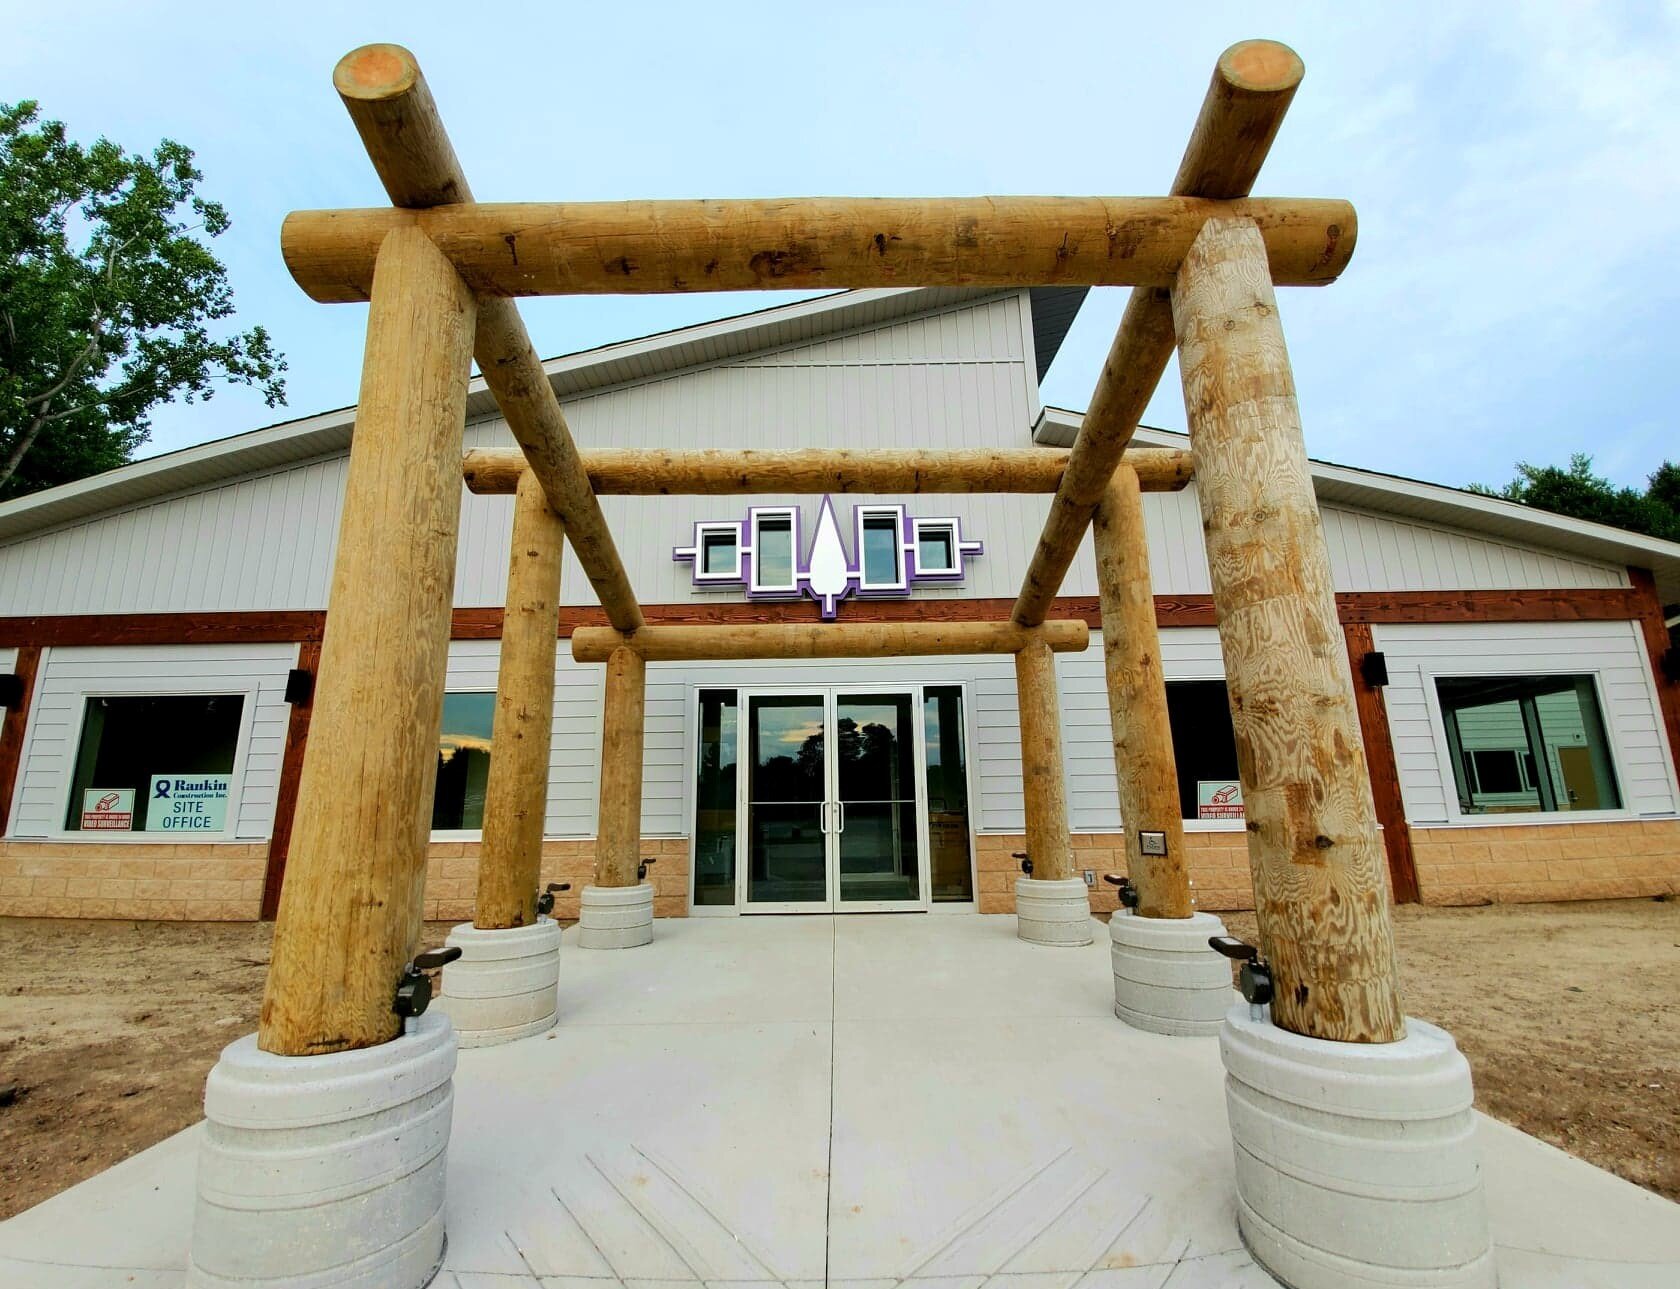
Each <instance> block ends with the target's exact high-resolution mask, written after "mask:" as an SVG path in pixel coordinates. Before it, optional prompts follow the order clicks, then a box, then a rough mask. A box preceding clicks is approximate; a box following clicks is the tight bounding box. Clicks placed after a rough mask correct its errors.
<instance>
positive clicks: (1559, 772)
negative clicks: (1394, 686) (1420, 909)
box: [1435, 675, 1622, 815]
mask: <svg viewBox="0 0 1680 1289" xmlns="http://www.w3.org/2000/svg"><path fill="white" fill-rule="evenodd" d="M1435 694H1436V697H1437V698H1438V699H1439V700H1440V705H1441V723H1442V726H1443V727H1444V729H1445V732H1446V737H1447V750H1448V756H1449V760H1450V761H1451V763H1452V770H1453V779H1454V782H1455V785H1456V787H1457V789H1458V809H1459V812H1460V813H1461V814H1466V815H1489V814H1534V813H1551V812H1556V811H1568V810H1619V809H1620V808H1621V805H1622V794H1621V787H1620V785H1619V784H1618V782H1617V779H1616V768H1615V761H1614V758H1613V757H1612V756H1611V752H1610V740H1609V737H1608V735H1607V734H1606V732H1605V726H1604V715H1603V711H1602V709H1601V707H1600V706H1599V701H1598V690H1597V686H1596V685H1595V684H1594V683H1593V678H1592V677H1591V676H1588V675H1557V676H1438V677H1436V679H1435Z"/></svg>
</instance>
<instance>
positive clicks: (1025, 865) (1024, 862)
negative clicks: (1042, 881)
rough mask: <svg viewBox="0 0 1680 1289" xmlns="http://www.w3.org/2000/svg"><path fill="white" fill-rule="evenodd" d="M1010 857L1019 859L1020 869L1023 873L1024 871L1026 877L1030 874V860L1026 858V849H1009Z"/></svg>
mask: <svg viewBox="0 0 1680 1289" xmlns="http://www.w3.org/2000/svg"><path fill="white" fill-rule="evenodd" d="M1010 858H1011V859H1018V860H1020V861H1021V871H1022V872H1023V873H1025V874H1026V875H1027V876H1028V877H1031V876H1032V860H1030V859H1028V858H1027V852H1026V851H1024V850H1016V851H1011V852H1010Z"/></svg>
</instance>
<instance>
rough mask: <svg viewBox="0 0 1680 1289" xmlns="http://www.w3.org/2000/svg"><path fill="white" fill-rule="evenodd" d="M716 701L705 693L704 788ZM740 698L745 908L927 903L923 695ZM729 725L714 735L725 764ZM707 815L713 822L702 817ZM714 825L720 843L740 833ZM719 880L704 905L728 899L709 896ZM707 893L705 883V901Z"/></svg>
mask: <svg viewBox="0 0 1680 1289" xmlns="http://www.w3.org/2000/svg"><path fill="white" fill-rule="evenodd" d="M708 696H710V695H707V696H703V697H702V700H701V705H702V719H703V727H702V731H701V743H702V761H701V767H702V775H701V779H700V787H701V788H702V789H704V788H705V787H706V786H707V785H708V780H707V777H706V774H705V769H706V767H707V765H708V764H709V761H708V760H707V747H708V731H710V730H711V728H712V727H711V726H710V725H706V724H704V720H705V718H706V714H707V713H708V712H709V711H710V710H711V709H710V708H708V707H707V706H706V697H708ZM740 702H741V712H742V718H743V719H742V734H743V737H742V740H741V741H742V744H743V746H744V750H745V756H744V760H745V764H746V773H745V775H742V776H738V780H739V792H740V796H739V807H738V810H737V815H738V817H739V818H740V819H741V820H742V821H743V827H742V828H741V830H740V834H739V840H738V848H737V855H738V863H737V865H736V868H737V871H738V872H739V875H740V876H739V886H738V888H737V889H738V890H739V906H738V907H740V908H741V909H742V911H744V912H746V911H750V912H759V913H762V912H778V911H780V912H813V911H818V910H844V911H848V912H863V911H869V910H884V911H891V910H902V909H925V908H927V907H928V903H929V900H928V891H929V883H928V860H927V834H926V833H925V831H924V829H925V828H926V827H927V819H926V812H925V811H924V810H923V803H924V802H925V801H926V799H927V785H926V781H925V776H926V773H927V771H926V766H925V764H924V757H925V756H926V751H925V749H924V747H923V739H924V734H923V728H922V726H923V718H922V715H921V703H922V700H921V695H920V692H919V691H918V690H914V689H908V688H907V689H903V690H896V691H895V690H886V691H877V690H871V691H868V692H848V691H844V690H842V691H839V692H835V691H832V690H830V691H825V692H817V693H809V692H807V693H791V694H790V693H765V692H758V693H753V692H751V691H746V692H744V693H743V694H742V695H741V698H740ZM714 704H715V699H714ZM723 724H724V722H723V721H722V720H721V719H720V720H719V721H718V727H717V730H716V733H715V734H713V735H710V737H711V739H712V741H715V742H717V743H718V744H719V747H718V752H719V756H720V763H721V753H722V750H723V749H722V746H721V744H722V735H723V732H724V730H723ZM702 813H704V812H702ZM712 813H713V815H715V813H716V812H715V811H714V812H712ZM698 818H699V816H697V819H698ZM707 821H713V822H715V820H712V819H711V816H707V818H706V819H701V820H700V822H707ZM713 831H717V832H719V834H720V836H719V838H718V839H719V840H722V839H723V836H725V835H730V834H733V833H734V831H735V830H734V828H733V826H731V827H730V828H729V829H728V830H727V833H724V831H723V830H722V829H714V830H713ZM708 836H710V834H709V833H708ZM696 862H697V863H698V862H699V860H698V858H697V860H696ZM721 867H722V866H721V865H720V864H717V863H715V862H714V863H713V864H712V865H711V868H712V869H721ZM709 876H710V875H709ZM715 884H716V883H715V880H709V881H708V884H707V896H706V900H705V902H708V903H728V902H730V900H729V899H728V897H727V896H725V895H722V894H721V893H718V894H716V895H714V894H712V893H711V887H712V886H715ZM701 896H702V887H701V883H700V881H699V880H698V878H697V879H696V884H695V903H696V905H697V906H698V905H699V904H700V903H702V899H701Z"/></svg>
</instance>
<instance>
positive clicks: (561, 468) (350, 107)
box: [281, 44, 642, 631]
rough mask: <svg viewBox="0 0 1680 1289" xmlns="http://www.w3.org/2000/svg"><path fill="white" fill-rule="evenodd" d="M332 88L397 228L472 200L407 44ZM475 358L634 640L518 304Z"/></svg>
mask: <svg viewBox="0 0 1680 1289" xmlns="http://www.w3.org/2000/svg"><path fill="white" fill-rule="evenodd" d="M333 85H334V86H335V87H336V88H337V90H338V94H339V98H340V99H341V100H342V101H343V103H344V107H345V110H346V111H348V112H349V113H350V120H351V121H352V122H353V123H354V124H355V127H356V132H357V133H358V134H359V135H361V138H362V144H363V146H364V147H365V148H366V149H367V154H368V159H369V160H370V161H372V162H373V168H374V170H375V171H376V172H377V173H378V175H379V180H380V182H381V183H382V184H384V186H385V191H386V193H387V195H389V197H390V198H391V203H392V205H394V206H397V207H400V208H402V209H399V210H394V211H386V212H385V214H386V215H388V216H391V217H393V219H394V221H395V222H397V223H402V222H405V221H410V222H411V221H412V220H413V219H414V218H415V216H414V214H413V212H414V211H416V210H425V209H428V208H430V207H433V206H449V205H455V204H458V203H463V202H471V201H472V189H471V187H470V186H469V185H468V183H467V177H466V174H465V173H464V171H463V170H462V168H461V163H460V161H459V160H458V159H457V158H456V156H455V149H454V147H453V145H451V143H450V142H449V135H448V132H447V131H446V130H445V129H444V126H443V118H442V116H441V114H440V113H439V112H438V108H437V103H436V101H435V100H434V99H433V98H432V91H431V89H430V88H429V87H428V86H427V84H426V78H425V77H424V76H422V75H421V73H420V65H419V63H417V62H416V61H415V58H414V55H413V54H411V53H410V52H409V51H408V50H406V49H404V48H403V47H402V46H401V45H387V44H377V45H363V46H362V47H361V48H359V49H353V50H351V51H350V52H349V53H348V54H346V55H345V56H344V57H343V58H341V59H340V60H339V62H338V66H337V67H335V68H334V69H333ZM281 240H282V242H284V240H285V232H284V230H283V229H282V232H281ZM473 356H474V357H475V358H476V359H477V360H478V367H479V370H480V371H481V372H482V373H483V374H484V383H485V384H486V385H488V386H489V387H490V393H491V394H492V395H493V396H494V397H495V399H496V406H497V407H499V408H500V409H501V412H502V415H503V417H505V418H506V419H507V423H508V428H509V429H510V430H512V431H513V437H514V438H515V439H516V440H517V441H518V443H519V446H520V449H521V450H522V451H523V452H524V454H525V457H526V460H527V461H528V463H529V464H530V467H531V469H532V470H534V471H535V472H536V475H537V478H538V480H539V481H540V482H541V483H542V486H543V491H544V492H545V493H546V494H547V495H548V504H549V505H550V506H551V507H552V508H553V510H554V512H555V513H556V514H557V515H559V516H560V519H561V522H562V523H564V524H565V527H566V537H567V539H568V540H569V541H570V542H571V543H572V551H573V553H574V554H575V555H576V556H577V559H578V563H579V564H581V565H582V566H583V571H584V575H585V576H586V577H588V578H589V583H590V585H591V586H593V587H594V588H595V594H596V595H597V596H598V597H599V598H600V601H601V607H602V608H603V609H605V610H606V614H607V621H609V622H611V623H612V624H613V625H614V626H615V627H617V628H619V629H620V630H621V631H634V630H635V629H636V628H637V627H639V626H641V625H642V611H641V607H640V606H639V605H638V604H637V603H636V596H635V592H634V591H633V590H632V589H631V586H630V579H629V576H628V575H627V574H626V573H625V571H624V564H623V562H622V561H621V560H620V559H619V555H618V549H617V547H616V546H615V545H614V543H613V539H612V533H611V531H609V530H608V528H607V521H606V519H605V517H604V516H603V515H602V514H601V506H600V503H599V502H597V501H596V500H595V493H594V492H593V490H592V489H591V488H590V486H589V480H588V479H586V478H585V477H584V473H583V466H582V464H581V463H580V461H579V459H578V451H577V446H576V445H575V444H574V443H573V442H572V435H571V430H570V428H569V427H568V426H567V424H566V417H565V414H564V413H563V412H562V411H561V410H560V401H559V399H558V397H557V396H556V395H555V393H554V387H553V386H552V385H550V384H549V381H548V373H547V372H545V371H544V370H543V365H542V362H541V360H540V359H539V358H538V357H537V353H536V350H535V349H533V348H532V347H531V338H530V336H529V334H527V332H526V330H525V323H524V322H523V320H521V318H520V316H519V308H518V306H517V305H515V304H514V302H513V301H512V300H504V299H499V298H495V297H487V298H485V299H482V300H480V301H479V306H478V330H477V335H476V338H475V340H474V346H473ZM508 491H512V487H511V485H510V487H509V489H508Z"/></svg>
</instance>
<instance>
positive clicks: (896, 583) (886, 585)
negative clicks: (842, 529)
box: [852, 504, 910, 594]
mask: <svg viewBox="0 0 1680 1289" xmlns="http://www.w3.org/2000/svg"><path fill="white" fill-rule="evenodd" d="M872 519H877V520H878V519H890V520H891V521H892V525H893V550H894V551H895V552H896V558H895V560H894V564H893V580H892V581H890V582H881V581H874V580H871V579H870V576H869V560H868V559H867V558H866V556H865V553H864V542H863V535H864V532H865V531H866V530H867V528H868V526H869V521H870V520H872ZM852 537H853V540H854V541H856V542H857V578H858V590H859V592H870V591H879V592H892V593H896V594H903V593H905V592H907V591H909V589H910V564H909V550H908V548H907V546H906V545H905V541H904V507H903V506H900V505H886V504H882V505H860V506H854V507H853V508H852Z"/></svg>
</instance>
